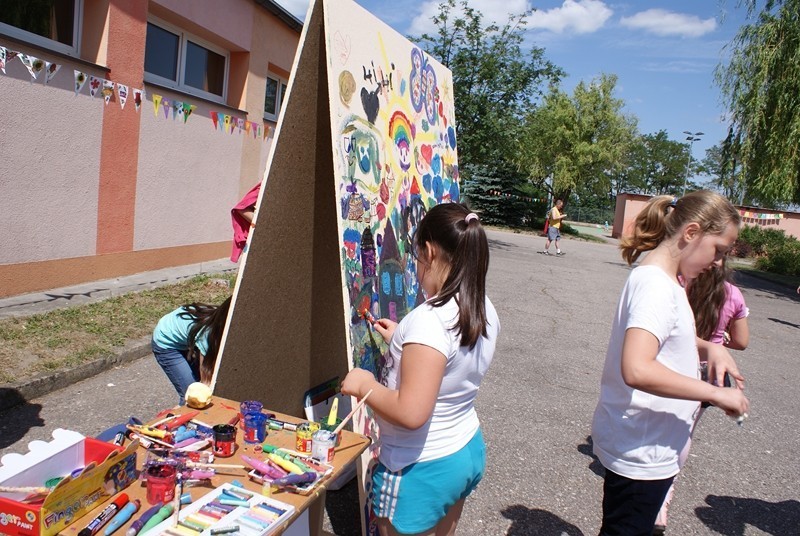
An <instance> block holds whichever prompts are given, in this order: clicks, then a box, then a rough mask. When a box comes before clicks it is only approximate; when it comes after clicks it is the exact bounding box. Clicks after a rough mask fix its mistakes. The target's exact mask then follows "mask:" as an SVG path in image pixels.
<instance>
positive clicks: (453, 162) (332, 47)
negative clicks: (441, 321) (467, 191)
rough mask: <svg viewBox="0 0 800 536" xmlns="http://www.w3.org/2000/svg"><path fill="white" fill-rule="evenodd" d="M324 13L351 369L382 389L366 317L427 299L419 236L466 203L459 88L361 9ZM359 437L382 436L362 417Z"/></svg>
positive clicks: (330, 8)
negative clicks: (422, 226) (428, 221)
mask: <svg viewBox="0 0 800 536" xmlns="http://www.w3.org/2000/svg"><path fill="white" fill-rule="evenodd" d="M324 13H325V39H326V49H327V58H328V92H329V100H330V107H331V129H332V140H333V158H334V170H335V173H336V191H337V196H338V203H339V205H338V208H339V213H338V216H339V226H338V228H339V232H340V241H341V242H340V243H341V266H342V269H343V271H344V279H343V282H344V292H345V296H344V303H345V309H346V313H347V315H348V318H349V320H348V322H349V326H348V327H349V341H348V343H349V348H350V350H351V356H350V360H351V362H350V363H349V365H350V368H352V367H361V368H364V369H367V370H370V371H372V372H373V373H374V374H375V376H376V378H377V379H378V380H379V381H383V380H384V377H383V376H384V371H385V369H386V367H387V366H388V364H387V363H386V359H387V357H388V354H387V352H386V345H385V344H384V343H383V340H382V338H381V336H380V335H379V334H378V333H377V332H375V331H373V329H372V328H371V326H370V325H369V323H368V322H367V321H366V320H365V316H366V315H365V311H369V313H371V315H372V316H373V317H374V318H390V319H392V320H395V321H398V322H399V321H400V320H402V319H403V317H404V316H405V315H406V314H407V313H408V312H409V311H411V310H412V309H413V308H414V307H415V306H416V305H418V304H419V303H421V302H422V301H424V296H423V293H422V289H421V288H420V285H419V282H418V280H417V274H416V265H415V260H414V256H413V254H412V244H413V236H414V231H415V229H416V226H417V224H418V223H419V222H420V220H421V219H422V217H423V216H424V215H425V213H426V212H427V211H428V210H429V209H430V208H431V207H433V206H434V205H436V204H438V203H444V202H450V201H458V200H459V182H458V177H459V174H458V160H457V151H456V149H457V147H456V135H455V132H456V131H455V113H454V105H453V82H452V76H451V74H450V71H449V70H447V69H446V68H445V67H443V66H442V65H441V64H440V63H438V62H437V61H436V60H435V59H433V58H432V57H431V56H429V55H428V54H426V53H425V52H424V51H422V49H420V48H419V47H417V46H416V45H415V44H413V43H411V42H410V41H408V40H407V39H405V38H404V37H403V36H401V35H400V34H398V33H397V32H395V31H394V30H392V29H391V28H390V27H388V26H387V25H385V24H384V23H382V22H381V21H380V20H378V19H377V18H376V17H374V16H373V15H371V14H370V13H368V12H367V11H365V10H364V9H363V8H361V7H360V6H358V5H357V4H355V3H354V2H351V1H349V0H328V1H326V2H325V9H324ZM354 429H355V431H357V432H360V433H363V434H366V435H370V436H372V437H373V438H375V437H377V436H378V435H379V430H376V429H375V424H374V423H373V422H372V421H371V419H368V418H367V416H366V414H365V413H364V414H362V415H358V416H356V419H355V425H354ZM371 455H372V456H373V457H376V456H377V452H376V451H373V452H372V453H371Z"/></svg>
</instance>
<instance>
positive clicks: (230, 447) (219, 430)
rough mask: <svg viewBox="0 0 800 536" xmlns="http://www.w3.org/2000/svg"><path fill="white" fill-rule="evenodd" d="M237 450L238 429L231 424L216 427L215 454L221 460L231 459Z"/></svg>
mask: <svg viewBox="0 0 800 536" xmlns="http://www.w3.org/2000/svg"><path fill="white" fill-rule="evenodd" d="M235 450H236V427H234V426H231V425H230V424H217V425H216V426H214V454H215V455H216V456H219V457H220V458H230V457H231V456H233V452H234V451H235Z"/></svg>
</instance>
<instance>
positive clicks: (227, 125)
mask: <svg viewBox="0 0 800 536" xmlns="http://www.w3.org/2000/svg"><path fill="white" fill-rule="evenodd" d="M222 117H223V119H222V122H223V124H224V125H225V129H224V131H225V132H228V131H230V132H233V127H232V126H231V116H229V115H228V114H222Z"/></svg>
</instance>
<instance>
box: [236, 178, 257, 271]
mask: <svg viewBox="0 0 800 536" xmlns="http://www.w3.org/2000/svg"><path fill="white" fill-rule="evenodd" d="M259 191H261V183H260V182H258V183H256V185H255V186H253V187H252V188H251V189H250V191H249V192H247V193H246V194H244V197H243V198H242V200H241V201H239V202H238V203H236V206H235V207H233V208H232V209H231V221H232V223H233V251H232V252H231V260H232V261H233V262H237V261H238V260H239V256H240V255H241V254H242V250H244V246H245V244H247V235H249V234H250V222H248V221H247V220H246V219H244V217H242V215H241V214H240V213H239V211H240V210H244V209H246V208H251V207H252V208H255V206H256V202H257V201H258V192H259Z"/></svg>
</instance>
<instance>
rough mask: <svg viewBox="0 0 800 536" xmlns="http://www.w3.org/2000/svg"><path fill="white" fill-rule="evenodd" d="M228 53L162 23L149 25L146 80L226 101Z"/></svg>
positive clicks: (145, 65) (145, 68)
mask: <svg viewBox="0 0 800 536" xmlns="http://www.w3.org/2000/svg"><path fill="white" fill-rule="evenodd" d="M228 58H229V54H228V52H227V51H225V50H223V49H221V48H219V47H216V46H214V45H211V44H210V43H206V42H204V41H202V40H201V39H199V38H197V37H195V36H193V35H191V34H189V33H187V32H184V31H182V30H180V29H177V28H175V27H172V26H170V25H168V24H166V23H163V22H161V21H158V22H152V21H150V22H148V23H147V41H146V43H145V52H144V71H145V78H144V79H145V81H147V82H152V83H155V84H160V85H163V86H168V87H172V88H175V89H178V90H180V91H183V92H186V93H190V94H193V95H197V96H200V97H204V98H207V99H210V100H214V101H217V102H223V103H224V102H225V98H226V94H225V93H226V92H225V88H226V82H227V74H228Z"/></svg>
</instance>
